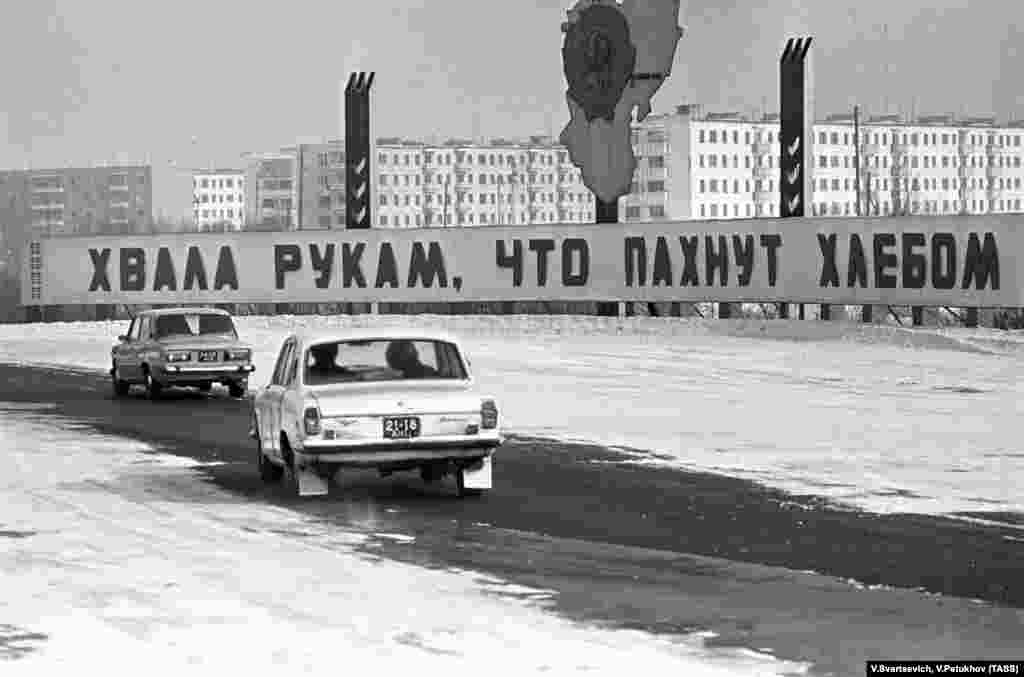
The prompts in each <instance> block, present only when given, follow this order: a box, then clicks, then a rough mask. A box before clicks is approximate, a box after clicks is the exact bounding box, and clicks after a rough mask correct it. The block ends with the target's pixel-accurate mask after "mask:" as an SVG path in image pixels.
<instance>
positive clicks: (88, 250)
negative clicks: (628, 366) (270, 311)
mask: <svg viewBox="0 0 1024 677" xmlns="http://www.w3.org/2000/svg"><path fill="white" fill-rule="evenodd" d="M1018 219H1019V217H934V218H914V217H904V218H874V219H811V218H805V219H758V220H742V221H740V220H737V221H715V222H703V221H680V222H672V223H647V224H602V225H550V226H541V225H530V226H501V227H476V228H417V229H406V230H390V229H370V230H358V231H357V230H340V231H315V232H310V231H305V232H274V233H255V232H253V233H196V234H188V233H176V234H163V235H142V236H118V237H74V238H51V239H42V240H38V241H36V242H32V243H30V245H29V247H28V248H27V250H26V257H27V259H28V261H27V265H26V266H25V267H24V270H25V279H24V284H23V287H22V289H23V292H22V298H23V302H24V304H25V305H51V304H101V303H125V304H133V303H140V304H150V303H161V304H163V303H171V304H173V303H257V302H323V303H326V302H366V301H384V302H417V301H442V302H450V301H502V300H563V301H571V300H581V301H582V300H589V301H603V300H609V301H612V300H621V301H750V302H756V301H764V302H769V301H790V302H806V303H837V304H861V303H879V304H891V305H951V306H979V307H997V306H1024V298H1022V295H1024V294H1022V291H1024V278H1022V275H1021V272H1020V269H1019V267H1018V266H1017V265H1016V263H1017V261H1019V260H1022V259H1021V254H1022V253H1024V235H1022V233H1021V231H1020V229H1019V228H1018Z"/></svg>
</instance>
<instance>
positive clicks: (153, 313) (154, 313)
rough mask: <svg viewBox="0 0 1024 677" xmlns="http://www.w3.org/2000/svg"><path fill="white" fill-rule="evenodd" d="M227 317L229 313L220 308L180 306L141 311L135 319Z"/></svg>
mask: <svg viewBox="0 0 1024 677" xmlns="http://www.w3.org/2000/svg"><path fill="white" fill-rule="evenodd" d="M183 314H184V315H227V316H229V317H230V315H231V313H229V312H228V311H226V310H222V309H221V308H206V307H204V308H187V307H185V306H180V307H176V308H151V309H149V310H143V311H141V312H139V313H137V314H136V317H141V316H143V315H148V316H150V317H159V316H160V315H183Z"/></svg>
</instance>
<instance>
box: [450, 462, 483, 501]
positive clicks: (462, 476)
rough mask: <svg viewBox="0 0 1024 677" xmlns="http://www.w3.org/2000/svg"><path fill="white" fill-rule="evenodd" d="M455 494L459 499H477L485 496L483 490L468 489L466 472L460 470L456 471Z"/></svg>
mask: <svg viewBox="0 0 1024 677" xmlns="http://www.w3.org/2000/svg"><path fill="white" fill-rule="evenodd" d="M455 493H456V494H457V495H458V497H459V498H476V497H478V496H483V493H484V490H483V489H467V488H466V471H465V470H463V469H462V468H459V469H458V470H456V471H455Z"/></svg>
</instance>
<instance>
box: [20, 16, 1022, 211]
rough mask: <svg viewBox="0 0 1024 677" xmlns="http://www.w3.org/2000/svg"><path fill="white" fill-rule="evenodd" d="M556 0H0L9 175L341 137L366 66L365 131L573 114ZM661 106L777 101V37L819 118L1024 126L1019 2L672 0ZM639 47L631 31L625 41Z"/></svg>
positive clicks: (417, 131)
mask: <svg viewBox="0 0 1024 677" xmlns="http://www.w3.org/2000/svg"><path fill="white" fill-rule="evenodd" d="M569 7H570V4H569V3H567V2H559V1H555V0H511V1H510V0H434V1H433V2H430V3H426V2H422V1H421V0H420V1H418V0H404V1H402V2H398V1H396V0H372V1H369V2H324V1H323V0H319V1H314V0H291V1H290V2H288V3H259V2H252V0H248V1H246V2H242V1H241V0H174V1H173V2H166V1H161V2H154V1H152V0H141V1H136V2H129V1H128V0H86V1H83V0H6V2H5V6H4V18H3V21H2V22H0V59H2V63H3V64H4V74H5V76H6V77H5V83H4V87H3V88H2V89H0V91H2V94H0V96H2V98H3V101H2V104H0V121H2V122H3V123H4V124H3V129H5V130H6V135H5V136H4V137H2V139H0V167H4V168H17V167H22V166H24V165H25V164H30V165H31V166H34V167H46V166H61V165H64V164H66V163H71V164H86V165H87V164H91V163H94V162H95V163H98V162H103V161H109V160H112V159H115V158H116V159H117V160H119V161H121V162H140V163H141V162H146V161H150V162H152V164H153V165H154V171H155V184H156V187H155V190H156V196H155V200H156V209H157V211H158V212H159V211H161V210H168V211H173V212H174V214H175V215H178V214H180V213H181V207H180V204H178V205H176V204H174V203H175V202H176V201H178V200H181V197H180V195H181V191H182V190H186V204H187V186H188V185H189V184H188V182H187V181H186V180H185V179H186V177H187V175H186V174H184V172H183V171H177V172H176V171H175V170H174V169H173V167H172V163H173V165H176V166H181V167H185V168H188V167H192V166H196V165H206V164H209V163H211V162H213V163H216V164H218V165H227V166H232V165H238V164H239V159H238V158H239V155H240V153H242V152H244V151H248V150H271V149H274V148H276V147H278V146H281V145H285V144H288V143H293V142H295V141H296V140H300V141H306V140H308V141H313V140H317V139H321V138H328V137H330V138H339V137H343V131H342V130H343V123H342V118H341V106H340V104H341V92H342V88H343V85H344V80H345V79H346V78H347V75H348V73H349V72H350V71H353V70H360V69H362V70H375V71H377V79H376V81H375V83H374V87H373V98H374V116H375V117H374V122H373V124H374V127H373V130H372V132H373V134H374V135H375V136H409V137H430V136H431V135H435V134H436V135H438V136H440V137H445V136H471V135H475V134H482V135H486V136H489V137H491V136H525V135H528V134H535V133H549V132H551V133H555V134H557V133H558V131H559V130H560V129H561V127H562V126H563V125H564V124H565V123H566V122H567V121H568V113H567V111H566V108H565V100H564V95H565V94H564V90H565V81H564V78H563V76H562V62H561V53H560V49H561V44H562V34H561V32H560V30H559V26H560V24H561V22H562V21H563V20H564V19H565V11H566V9H568V8H569ZM681 23H683V24H685V25H686V26H687V27H688V30H687V34H686V35H685V36H684V37H683V40H682V41H681V43H680V47H679V50H678V52H677V53H676V61H675V66H674V71H673V75H672V78H671V79H670V80H669V81H668V83H667V84H666V85H665V86H664V87H663V88H662V89H661V91H660V92H659V93H658V94H657V95H656V96H655V98H654V110H655V112H659V111H667V110H670V109H671V107H672V106H674V105H676V104H678V103H682V102H691V103H703V104H705V105H706V106H707V107H708V108H709V109H711V110H741V111H746V112H754V111H759V110H761V109H762V108H763V107H766V108H767V109H768V110H771V111H775V110H777V107H778V102H777V99H778V91H777V90H778V84H777V69H778V56H779V53H780V51H781V48H782V46H783V45H784V43H785V40H786V38H787V37H790V36H799V35H813V36H814V38H815V42H814V49H813V58H814V59H815V74H816V80H815V96H816V110H817V113H818V114H819V115H824V114H826V113H831V112H838V111H846V110H850V109H852V107H853V105H854V104H857V103H859V104H860V105H861V107H862V108H864V109H866V110H868V111H869V112H872V113H874V112H893V113H895V112H905V113H909V112H911V111H916V112H917V113H940V112H955V113H959V114H968V113H969V114H976V115H986V114H987V115H993V114H994V115H997V116H999V117H1000V118H1008V117H1012V118H1024V79H1022V77H1021V74H1022V73H1024V28H1020V27H1022V26H1024V2H1022V1H1021V0H975V1H974V2H968V0H932V1H931V2H922V1H921V0H854V1H852V2H845V3H838V2H836V1H835V0H689V1H687V0H683V9H682V16H681ZM634 39H636V36H634Z"/></svg>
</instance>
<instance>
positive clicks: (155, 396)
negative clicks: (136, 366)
mask: <svg viewBox="0 0 1024 677" xmlns="http://www.w3.org/2000/svg"><path fill="white" fill-rule="evenodd" d="M163 393H164V387H163V386H162V385H160V382H159V381H157V380H156V379H155V378H153V374H152V373H151V372H150V371H149V369H146V394H147V395H149V399H151V400H159V399H160V397H161V396H162V395H163Z"/></svg>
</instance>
